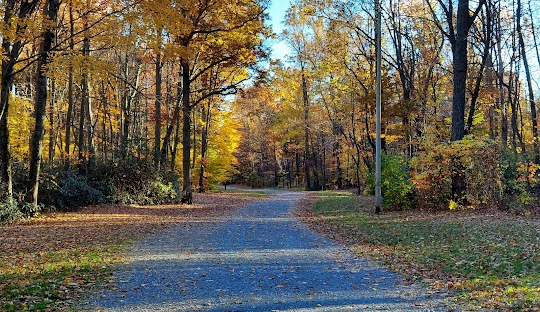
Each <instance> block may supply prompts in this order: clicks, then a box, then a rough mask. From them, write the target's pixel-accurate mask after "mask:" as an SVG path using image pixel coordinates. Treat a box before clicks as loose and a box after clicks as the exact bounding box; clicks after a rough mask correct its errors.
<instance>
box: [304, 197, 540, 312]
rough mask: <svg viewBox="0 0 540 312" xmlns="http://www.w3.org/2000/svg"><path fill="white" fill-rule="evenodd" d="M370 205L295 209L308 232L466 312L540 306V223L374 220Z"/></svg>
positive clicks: (393, 216) (479, 216)
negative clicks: (451, 299)
mask: <svg viewBox="0 0 540 312" xmlns="http://www.w3.org/2000/svg"><path fill="white" fill-rule="evenodd" d="M372 210H373V199H372V198H370V197H357V196H351V195H349V194H345V193H334V192H323V193H318V194H312V195H311V196H310V198H309V199H308V201H306V202H305V203H303V204H302V205H301V207H299V209H298V213H299V215H300V216H301V217H302V219H303V220H305V221H306V222H307V223H308V224H309V225H310V226H311V227H313V228H314V229H316V230H317V231H319V232H323V233H325V234H327V235H329V236H331V237H333V238H335V239H337V240H339V241H341V242H344V243H347V244H350V245H353V246H354V249H355V250H356V251H357V252H358V253H359V254H360V255H362V256H364V257H367V258H370V259H373V260H376V261H378V262H380V263H383V264H385V265H388V266H389V267H390V268H392V269H393V270H395V271H398V272H400V273H403V274H404V275H405V276H406V277H409V278H412V279H415V280H419V281H422V282H424V283H426V284H428V285H429V286H431V287H433V288H435V289H437V290H439V291H451V292H453V293H455V294H456V295H457V296H456V299H457V300H458V301H459V302H460V303H461V304H463V305H464V306H466V307H467V309H471V310H478V309H489V310H492V309H496V310H529V311H538V310H539V307H540V221H539V220H538V219H531V218H529V219H526V218H520V217H516V216H507V215H505V214H503V213H500V212H492V211H489V212H467V213H438V214H433V213H431V214H425V213H422V212H420V211H410V212H387V213H385V214H383V215H381V216H377V215H374V214H373V213H372Z"/></svg>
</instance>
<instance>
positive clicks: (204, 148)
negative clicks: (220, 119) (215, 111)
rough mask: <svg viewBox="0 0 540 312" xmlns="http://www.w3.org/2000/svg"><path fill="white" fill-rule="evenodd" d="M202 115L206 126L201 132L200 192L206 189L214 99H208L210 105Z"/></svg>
mask: <svg viewBox="0 0 540 312" xmlns="http://www.w3.org/2000/svg"><path fill="white" fill-rule="evenodd" d="M202 115H203V118H204V121H205V125H204V128H203V129H202V133H201V167H200V171H199V192H201V193H202V192H205V191H206V187H207V185H206V177H205V170H206V164H207V159H206V157H207V151H208V133H209V131H210V118H211V116H212V99H209V100H208V106H207V107H206V110H205V109H204V108H203V109H202Z"/></svg>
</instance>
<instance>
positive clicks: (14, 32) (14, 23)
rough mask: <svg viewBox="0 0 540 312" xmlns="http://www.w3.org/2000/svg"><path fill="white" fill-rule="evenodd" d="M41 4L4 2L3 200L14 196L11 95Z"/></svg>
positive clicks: (0, 157) (0, 158)
mask: <svg viewBox="0 0 540 312" xmlns="http://www.w3.org/2000/svg"><path fill="white" fill-rule="evenodd" d="M39 2H40V1H39V0H23V1H16V0H6V1H4V19H3V23H4V25H3V26H4V27H5V29H6V30H9V31H7V32H5V33H3V34H2V56H3V57H2V73H1V76H0V79H1V81H0V82H1V85H0V89H1V90H0V198H1V197H7V198H8V199H9V198H11V197H12V196H13V186H12V172H11V152H10V146H9V129H8V119H9V116H8V111H9V100H10V99H9V94H10V92H11V90H12V88H13V80H14V76H15V74H16V71H15V65H16V64H17V63H18V60H19V56H20V54H21V52H22V49H23V48H24V46H25V45H26V43H27V41H26V39H25V38H24V35H25V34H24V32H25V31H26V29H27V28H28V25H29V24H30V23H27V21H28V18H29V17H30V16H31V14H32V13H33V12H34V11H35V10H36V8H37V6H38V4H39Z"/></svg>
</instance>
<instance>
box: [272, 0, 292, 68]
mask: <svg viewBox="0 0 540 312" xmlns="http://www.w3.org/2000/svg"><path fill="white" fill-rule="evenodd" d="M271 1H272V2H271V3H270V7H269V10H268V14H269V15H270V22H269V24H270V25H272V29H273V31H274V32H275V33H276V34H280V33H281V31H282V30H283V18H284V17H285V12H286V11H287V9H288V8H289V6H290V1H289V0H271ZM270 46H271V47H272V53H271V55H270V56H271V58H272V59H281V60H283V61H285V55H287V54H288V53H289V47H288V46H287V44H286V43H285V42H283V41H281V40H279V39H275V40H272V42H271V43H270Z"/></svg>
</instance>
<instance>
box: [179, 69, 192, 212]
mask: <svg viewBox="0 0 540 312" xmlns="http://www.w3.org/2000/svg"><path fill="white" fill-rule="evenodd" d="M180 63H181V66H182V87H183V88H182V115H183V116H182V156H183V157H182V173H183V180H184V181H183V185H182V199H181V203H182V204H188V205H191V204H192V203H193V186H192V179H193V177H192V175H191V159H190V157H191V111H192V107H191V103H190V100H189V96H190V93H191V75H190V74H191V73H190V68H189V63H188V61H187V60H184V59H182V60H181V61H180Z"/></svg>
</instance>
